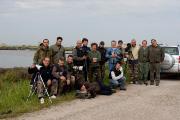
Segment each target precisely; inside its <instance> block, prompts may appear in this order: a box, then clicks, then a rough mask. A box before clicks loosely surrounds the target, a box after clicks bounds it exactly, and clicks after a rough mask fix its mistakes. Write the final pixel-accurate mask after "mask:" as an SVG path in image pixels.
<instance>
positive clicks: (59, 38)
mask: <svg viewBox="0 0 180 120" xmlns="http://www.w3.org/2000/svg"><path fill="white" fill-rule="evenodd" d="M62 41H63V38H62V37H57V39H56V45H58V46H60V45H61V43H62Z"/></svg>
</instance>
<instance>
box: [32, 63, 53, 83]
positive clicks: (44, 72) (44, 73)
mask: <svg viewBox="0 0 180 120" xmlns="http://www.w3.org/2000/svg"><path fill="white" fill-rule="evenodd" d="M41 66H42V67H41V68H40V70H38V69H37V67H35V68H28V73H29V74H37V73H38V72H39V73H40V75H41V77H42V79H43V81H44V83H45V84H46V83H47V81H48V80H52V75H51V67H50V66H48V67H45V66H44V65H43V64H41Z"/></svg>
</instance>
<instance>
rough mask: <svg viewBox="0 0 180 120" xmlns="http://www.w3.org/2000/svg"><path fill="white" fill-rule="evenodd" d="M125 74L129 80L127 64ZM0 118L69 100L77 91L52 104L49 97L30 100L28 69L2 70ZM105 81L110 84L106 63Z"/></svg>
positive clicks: (34, 97) (73, 97)
mask: <svg viewBox="0 0 180 120" xmlns="http://www.w3.org/2000/svg"><path fill="white" fill-rule="evenodd" d="M124 68H125V69H124V70H125V76H126V77H127V82H128V76H129V75H128V72H126V71H128V70H127V69H128V68H126V67H125V66H124ZM0 73H1V74H0V118H7V117H14V116H18V115H21V114H23V113H26V112H33V111H37V110H40V109H42V108H45V107H49V106H51V105H56V104H60V103H63V102H68V101H71V100H74V99H75V92H70V93H67V94H66V95H62V96H60V97H57V99H56V100H53V103H52V104H51V103H50V102H49V100H48V98H46V99H45V104H43V105H41V104H40V103H39V100H38V98H37V96H36V95H34V96H32V97H31V98H30V99H29V101H27V97H28V95H29V80H30V76H29V75H28V74H27V69H22V68H18V69H17V68H16V69H8V70H5V71H0ZM104 83H105V84H106V85H108V84H109V71H108V65H106V76H105V80H104Z"/></svg>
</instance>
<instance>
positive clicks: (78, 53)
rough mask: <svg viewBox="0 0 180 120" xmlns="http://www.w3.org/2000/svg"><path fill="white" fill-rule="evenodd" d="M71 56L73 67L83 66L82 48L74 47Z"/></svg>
mask: <svg viewBox="0 0 180 120" xmlns="http://www.w3.org/2000/svg"><path fill="white" fill-rule="evenodd" d="M72 55H73V61H74V65H76V66H83V65H84V60H83V56H84V53H83V50H82V48H77V47H75V48H74V49H73V52H72Z"/></svg>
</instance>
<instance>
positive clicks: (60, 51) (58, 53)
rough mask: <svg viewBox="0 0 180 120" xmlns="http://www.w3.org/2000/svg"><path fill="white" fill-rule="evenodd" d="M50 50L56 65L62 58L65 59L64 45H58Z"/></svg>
mask: <svg viewBox="0 0 180 120" xmlns="http://www.w3.org/2000/svg"><path fill="white" fill-rule="evenodd" d="M50 50H51V53H52V62H53V63H54V64H57V63H58V62H59V59H60V58H61V57H64V58H65V48H64V47H63V46H62V45H61V46H57V45H56V44H55V45H52V46H51V47H50Z"/></svg>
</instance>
